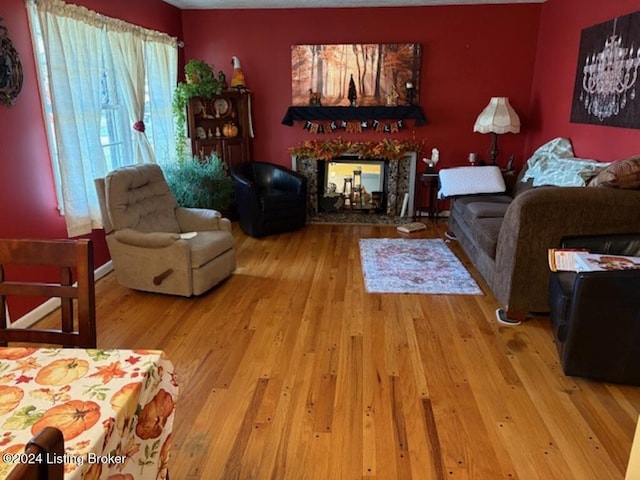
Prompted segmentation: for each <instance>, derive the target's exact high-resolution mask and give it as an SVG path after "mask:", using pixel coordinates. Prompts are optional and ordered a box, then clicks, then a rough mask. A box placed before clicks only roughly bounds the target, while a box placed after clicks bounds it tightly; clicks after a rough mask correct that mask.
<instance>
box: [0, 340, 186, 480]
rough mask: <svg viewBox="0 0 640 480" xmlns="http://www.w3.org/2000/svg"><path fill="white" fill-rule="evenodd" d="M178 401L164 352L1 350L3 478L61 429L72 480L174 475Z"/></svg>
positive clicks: (138, 479) (0, 465) (141, 479)
mask: <svg viewBox="0 0 640 480" xmlns="http://www.w3.org/2000/svg"><path fill="white" fill-rule="evenodd" d="M177 396H178V384H177V381H176V378H175V373H174V367H173V365H172V363H171V362H170V361H169V360H168V359H167V358H165V356H164V354H163V352H161V351H159V350H98V349H87V350H84V349H63V348H27V347H25V348H22V347H20V348H17V347H15V348H0V455H1V456H2V461H0V479H3V478H5V477H6V475H7V474H8V473H9V471H11V469H12V468H13V464H14V463H15V462H16V461H21V459H22V460H24V457H20V456H19V455H16V454H20V453H22V452H24V446H25V444H26V443H27V442H28V441H29V440H30V439H31V438H32V437H33V436H34V435H35V434H37V433H38V432H39V431H40V430H42V429H43V428H44V427H46V426H53V427H56V428H58V429H60V430H61V431H62V434H63V436H64V446H65V453H64V456H63V458H62V459H60V458H47V459H45V460H46V461H49V462H52V461H54V462H58V463H59V462H62V461H64V464H65V480H67V479H91V480H94V479H104V480H108V479H110V478H118V479H121V480H134V479H135V480H146V479H153V480H157V479H164V478H166V477H167V469H168V459H169V450H170V446H171V430H172V426H173V419H174V414H175V405H176V400H177Z"/></svg>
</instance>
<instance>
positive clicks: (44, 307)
mask: <svg viewBox="0 0 640 480" xmlns="http://www.w3.org/2000/svg"><path fill="white" fill-rule="evenodd" d="M112 270H113V262H112V261H111V260H109V261H108V262H107V263H105V264H104V265H100V266H99V267H98V268H96V269H95V271H94V273H93V275H94V279H95V281H96V282H97V281H98V280H100V279H101V278H102V277H104V276H105V275H106V274H108V273H109V272H111V271H112ZM57 308H60V300H59V299H55V298H52V299H50V300H47V301H46V302H44V303H43V304H41V305H38V306H37V307H36V308H34V309H33V310H31V311H30V312H28V313H26V314H24V315H23V316H22V317H20V318H19V319H18V320H16V321H15V322H11V323H10V327H9V328H29V327H30V326H31V325H34V324H35V323H37V322H39V321H40V320H42V319H43V318H44V317H46V316H47V315H49V314H50V313H52V312H54V311H55V310H56V309H57Z"/></svg>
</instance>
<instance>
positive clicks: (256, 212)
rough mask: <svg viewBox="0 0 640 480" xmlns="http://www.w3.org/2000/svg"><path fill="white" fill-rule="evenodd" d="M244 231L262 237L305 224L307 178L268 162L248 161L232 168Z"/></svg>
mask: <svg viewBox="0 0 640 480" xmlns="http://www.w3.org/2000/svg"><path fill="white" fill-rule="evenodd" d="M231 176H232V177H233V183H234V185H235V191H236V204H237V208H238V219H239V221H240V227H241V228H242V230H243V231H244V232H245V233H246V234H248V235H251V236H253V237H262V236H265V235H271V234H274V233H281V232H286V231H290V230H295V229H297V228H301V227H304V225H305V224H306V221H307V179H306V177H304V176H303V175H300V174H299V173H297V172H294V171H293V170H290V169H288V168H285V167H282V166H280V165H275V164H272V163H266V162H246V163H241V164H238V165H236V166H234V167H233V168H232V170H231Z"/></svg>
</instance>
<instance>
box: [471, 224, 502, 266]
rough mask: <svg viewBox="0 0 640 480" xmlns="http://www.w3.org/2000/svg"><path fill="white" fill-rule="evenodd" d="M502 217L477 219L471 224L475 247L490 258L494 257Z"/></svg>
mask: <svg viewBox="0 0 640 480" xmlns="http://www.w3.org/2000/svg"><path fill="white" fill-rule="evenodd" d="M502 220H503V218H502V217H496V218H479V219H477V220H476V221H475V222H474V223H473V232H474V235H475V240H476V243H477V245H478V246H479V247H480V248H481V249H482V250H484V252H486V253H487V255H489V256H490V257H491V258H495V257H496V248H497V244H498V234H499V233H500V227H501V226H502Z"/></svg>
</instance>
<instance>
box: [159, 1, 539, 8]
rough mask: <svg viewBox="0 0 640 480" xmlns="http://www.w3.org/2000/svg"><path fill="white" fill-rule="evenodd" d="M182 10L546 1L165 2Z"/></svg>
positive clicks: (411, 5)
mask: <svg viewBox="0 0 640 480" xmlns="http://www.w3.org/2000/svg"><path fill="white" fill-rule="evenodd" d="M163 1H165V2H166V3H169V4H171V5H174V6H176V7H178V8H181V9H204V10H210V9H235V8H354V7H413V6H422V5H477V4H489V3H543V2H545V1H546V0H163Z"/></svg>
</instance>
